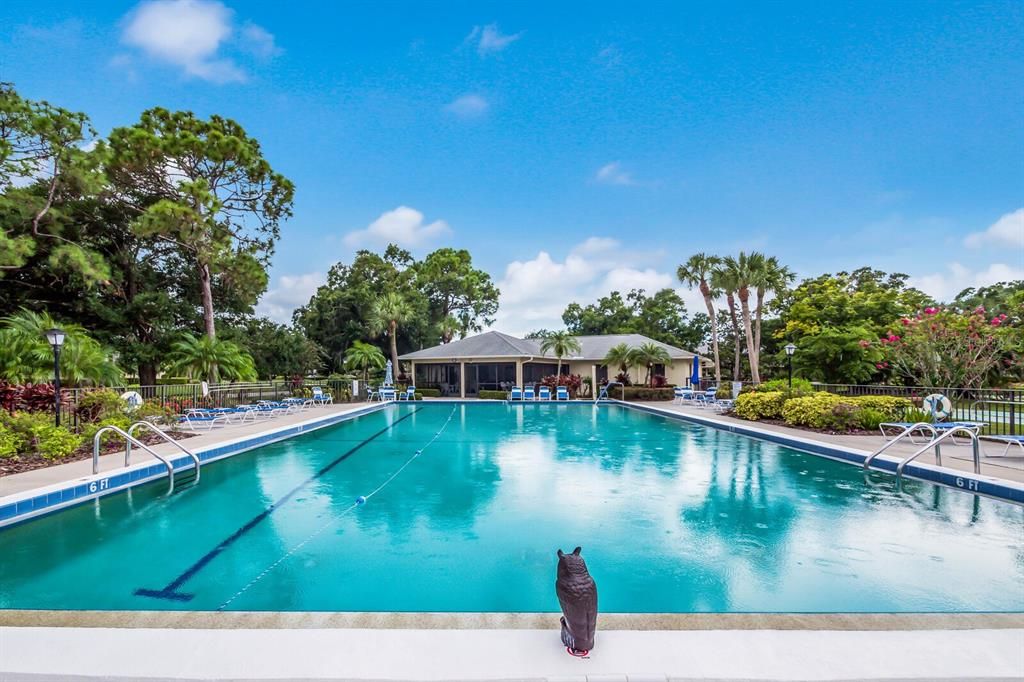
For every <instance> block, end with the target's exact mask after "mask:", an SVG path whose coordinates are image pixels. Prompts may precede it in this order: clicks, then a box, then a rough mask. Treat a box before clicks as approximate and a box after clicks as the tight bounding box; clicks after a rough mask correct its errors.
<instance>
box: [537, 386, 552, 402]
mask: <svg viewBox="0 0 1024 682" xmlns="http://www.w3.org/2000/svg"><path fill="white" fill-rule="evenodd" d="M537 399H538V400H551V389H550V388H548V387H547V386H541V387H540V389H539V392H538V394H537Z"/></svg>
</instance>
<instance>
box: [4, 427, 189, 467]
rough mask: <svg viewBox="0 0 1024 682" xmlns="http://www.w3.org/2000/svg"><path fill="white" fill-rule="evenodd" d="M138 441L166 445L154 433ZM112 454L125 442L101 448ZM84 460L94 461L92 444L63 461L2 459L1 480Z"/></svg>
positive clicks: (178, 435) (180, 436)
mask: <svg viewBox="0 0 1024 682" xmlns="http://www.w3.org/2000/svg"><path fill="white" fill-rule="evenodd" d="M167 435H169V436H170V437H171V438H173V439H174V440H184V439H186V438H191V437H193V436H198V435H199V434H198V433H189V432H187V431H168V432H167ZM135 437H136V438H137V439H138V440H140V441H142V442H143V443H145V444H146V445H160V444H161V443H164V442H165V441H164V439H162V438H160V436H157V435H156V434H154V433H144V434H138V435H136V436H135ZM112 452H124V441H121V440H112V441H110V442H107V443H105V444H103V445H102V446H100V454H101V455H109V454H110V453H112ZM83 459H92V443H86V444H85V445H83V446H82V447H80V448H78V449H77V450H75V451H74V452H72V453H71V454H70V455H68V456H67V457H64V458H63V459H46V458H44V457H40V456H39V455H27V456H22V457H12V458H10V459H0V478H2V477H4V476H10V475H11V474H20V473H24V472H26V471H35V470H36V469H45V468H47V467H52V466H56V465H58V464H67V463H68V462H80V461H82V460H83Z"/></svg>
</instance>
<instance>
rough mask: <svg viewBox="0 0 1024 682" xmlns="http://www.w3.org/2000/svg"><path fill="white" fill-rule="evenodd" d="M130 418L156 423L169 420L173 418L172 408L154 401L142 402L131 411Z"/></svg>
mask: <svg viewBox="0 0 1024 682" xmlns="http://www.w3.org/2000/svg"><path fill="white" fill-rule="evenodd" d="M132 418H134V419H135V420H136V421H139V420H142V421H148V422H155V423H157V424H159V423H161V422H170V421H171V420H172V419H173V418H174V410H172V409H171V408H169V407H165V406H163V405H160V404H159V403H155V402H148V403H142V404H141V405H139V406H138V408H136V410H135V411H134V412H132Z"/></svg>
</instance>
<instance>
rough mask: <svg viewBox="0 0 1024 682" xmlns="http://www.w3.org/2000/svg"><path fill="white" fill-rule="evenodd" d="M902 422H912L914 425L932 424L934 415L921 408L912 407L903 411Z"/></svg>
mask: <svg viewBox="0 0 1024 682" xmlns="http://www.w3.org/2000/svg"><path fill="white" fill-rule="evenodd" d="M901 421H905V422H910V423H912V424H918V423H921V422H923V423H925V424H931V423H932V413H931V412H929V411H928V410H922V409H921V408H920V407H910V408H907V409H906V410H904V411H903V416H902V418H901Z"/></svg>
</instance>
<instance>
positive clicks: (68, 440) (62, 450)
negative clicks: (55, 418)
mask: <svg viewBox="0 0 1024 682" xmlns="http://www.w3.org/2000/svg"><path fill="white" fill-rule="evenodd" d="M81 446H82V437H81V436H79V435H78V434H77V433H72V432H70V431H68V430H67V429H66V428H64V427H63V426H54V425H53V424H50V425H48V426H46V428H43V429H39V430H37V431H36V432H35V448H36V452H38V453H39V454H40V455H41V456H42V457H43V458H44V459H63V458H65V457H67V456H68V455H70V454H71V453H72V452H74V451H75V450H77V449H78V448H80V447H81Z"/></svg>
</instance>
